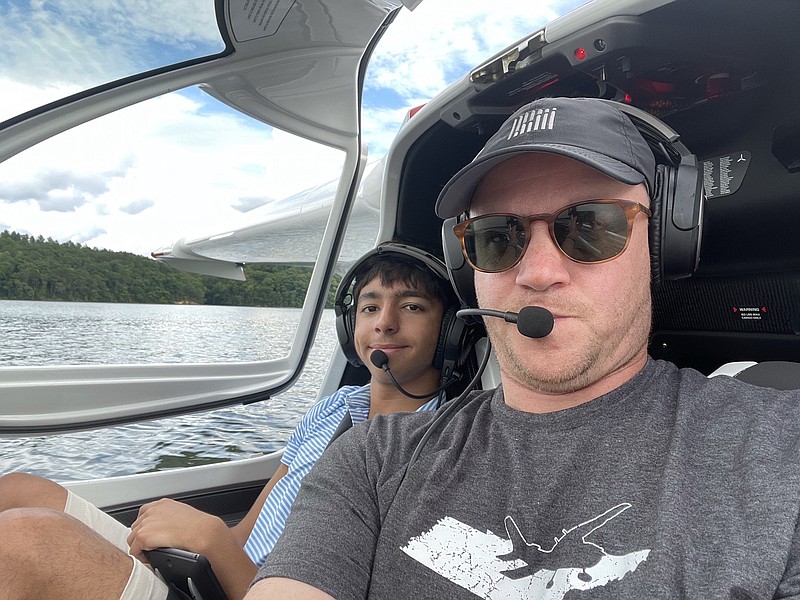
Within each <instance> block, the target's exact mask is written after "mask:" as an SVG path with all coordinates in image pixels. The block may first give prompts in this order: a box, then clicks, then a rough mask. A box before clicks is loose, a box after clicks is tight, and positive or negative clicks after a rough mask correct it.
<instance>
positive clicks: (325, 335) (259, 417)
mask: <svg viewBox="0 0 800 600" xmlns="http://www.w3.org/2000/svg"><path fill="white" fill-rule="evenodd" d="M299 318H300V309H291V308H251V307H231V306H173V305H147V304H106V303H85V302H25V301H0V366H23V365H48V364H67V363H69V364H109V363H120V364H121V363H159V362H168V363H175V362H209V361H210V362H218V361H237V360H243V361H251V360H265V359H269V358H276V357H278V356H281V355H283V354H285V352H286V350H287V349H288V347H289V345H290V344H291V341H292V339H293V337H294V332H295V330H296V327H297V322H298V321H299ZM335 347H336V334H335V330H334V315H333V311H332V310H326V311H324V314H323V317H322V320H321V322H320V326H319V333H318V335H317V339H316V342H315V344H314V347H313V349H312V352H311V354H310V356H309V359H308V361H307V364H306V368H305V370H304V373H303V375H302V376H301V377H300V379H299V380H298V381H297V383H296V384H295V385H294V386H293V387H292V388H291V389H290V390H289V391H287V392H285V393H283V394H280V395H277V396H275V397H273V398H270V399H269V400H266V401H264V402H259V403H257V404H252V405H248V406H233V407H230V408H225V409H219V410H215V411H211V412H206V413H199V414H192V415H186V416H182V417H173V418H169V419H162V420H158V421H150V422H146V423H138V424H131V425H123V426H118V427H109V428H105V429H99V430H93V431H85V432H79V433H70V434H61V435H55V436H35V437H27V438H13V439H4V438H0V473H6V472H9V471H26V472H31V473H37V474H39V475H43V476H46V477H49V478H52V479H56V480H59V481H67V480H77V479H87V478H96V477H106V476H115V475H127V474H132V473H142V472H146V471H153V470H161V469H168V468H176V467H181V466H191V465H198V464H206V463H209V462H217V461H222V460H234V459H237V458H250V457H253V456H258V455H261V454H264V453H268V452H273V451H275V450H278V449H279V448H281V447H282V446H283V445H284V443H285V442H286V440H287V439H288V437H289V435H290V434H291V432H292V430H293V429H294V426H295V425H296V424H297V422H298V421H299V420H300V417H301V416H302V415H303V414H304V413H305V411H306V409H307V408H308V407H309V406H310V405H311V404H312V403H313V401H314V399H315V398H316V395H317V391H318V386H319V383H320V381H321V379H322V377H323V375H324V372H325V369H326V368H327V364H328V361H329V360H330V357H331V354H332V353H333V352H334V349H335ZM0 377H2V371H0Z"/></svg>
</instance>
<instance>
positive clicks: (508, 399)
mask: <svg viewBox="0 0 800 600" xmlns="http://www.w3.org/2000/svg"><path fill="white" fill-rule="evenodd" d="M646 363H647V351H646V350H644V351H642V352H641V353H640V354H637V355H636V356H635V357H634V358H633V359H632V360H630V361H628V362H627V363H625V364H624V365H622V366H621V367H619V368H618V369H616V370H614V371H612V372H611V373H609V374H608V375H606V376H605V377H603V378H602V379H599V380H597V381H595V382H594V383H592V384H590V385H588V386H586V387H584V388H581V389H579V390H575V391H572V392H567V393H551V392H543V391H541V390H536V389H531V388H530V387H528V386H526V385H524V384H522V383H520V382H519V381H516V380H515V379H512V378H511V377H507V376H505V375H504V374H503V373H502V372H501V380H502V383H503V396H504V398H505V403H506V405H508V406H509V407H511V408H513V409H516V410H519V411H523V412H530V413H540V414H541V413H550V412H557V411H559V410H566V409H568V408H574V407H576V406H580V405H581V404H586V403H587V402H590V401H592V400H594V399H595V398H599V397H600V396H603V395H604V394H607V393H609V392H611V391H613V390H615V389H617V388H618V387H620V386H621V385H623V384H624V383H627V382H628V381H630V380H631V379H633V377H634V376H635V375H636V374H637V373H638V372H639V371H641V370H642V369H643V368H644V366H645V364H646Z"/></svg>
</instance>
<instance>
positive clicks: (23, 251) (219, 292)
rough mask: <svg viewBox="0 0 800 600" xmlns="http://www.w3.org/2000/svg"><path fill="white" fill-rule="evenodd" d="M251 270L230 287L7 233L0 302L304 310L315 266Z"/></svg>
mask: <svg viewBox="0 0 800 600" xmlns="http://www.w3.org/2000/svg"><path fill="white" fill-rule="evenodd" d="M244 271H245V276H246V278H247V281H231V280H228V279H220V278H217V277H209V276H206V275H195V274H193V273H184V272H181V271H178V270H176V269H173V268H172V267H170V266H168V265H165V264H163V263H161V262H159V261H155V260H152V259H149V258H146V257H144V256H139V255H137V254H132V253H129V252H114V251H111V250H98V249H95V248H89V247H88V246H82V245H80V244H75V243H73V242H65V243H60V242H56V241H54V240H52V239H49V238H48V239H45V238H44V237H42V236H39V237H33V236H29V235H25V234H20V233H16V232H13V231H3V232H0V300H59V301H72V302H132V303H137V304H217V305H226V306H271V307H278V306H281V307H300V306H302V305H303V299H304V297H305V293H306V289H307V287H308V282H309V280H310V278H311V268H309V267H289V266H282V265H245V267H244ZM330 297H332V294H331V295H330V296H329V302H328V304H329V305H330V306H332V303H331V301H330Z"/></svg>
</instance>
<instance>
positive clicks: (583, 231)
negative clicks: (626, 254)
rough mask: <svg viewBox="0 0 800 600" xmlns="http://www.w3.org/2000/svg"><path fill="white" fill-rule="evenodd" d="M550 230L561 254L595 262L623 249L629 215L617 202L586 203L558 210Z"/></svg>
mask: <svg viewBox="0 0 800 600" xmlns="http://www.w3.org/2000/svg"><path fill="white" fill-rule="evenodd" d="M553 231H554V232H555V236H556V242H557V243H558V245H559V246H560V247H561V249H562V250H563V251H564V254H566V255H567V256H569V257H570V258H572V259H574V260H577V261H579V262H598V261H601V260H608V259H610V258H614V257H615V256H618V255H619V254H620V253H621V252H622V251H623V250H624V249H625V245H626V243H627V241H628V218H627V217H626V216H625V211H624V210H623V208H622V207H621V206H619V205H617V204H596V203H591V202H587V203H586V204H579V205H578V206H572V207H570V208H568V209H567V210H565V211H563V212H561V213H560V214H559V215H558V216H557V217H556V220H555V223H554V224H553Z"/></svg>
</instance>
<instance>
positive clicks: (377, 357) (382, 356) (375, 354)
mask: <svg viewBox="0 0 800 600" xmlns="http://www.w3.org/2000/svg"><path fill="white" fill-rule="evenodd" d="M550 318H551V319H552V318H553V317H552V315H551V316H550ZM550 327H551V328H552V325H551V326H550ZM545 335H547V334H545ZM369 362H371V363H372V364H373V365H375V366H376V367H378V368H379V369H382V368H383V367H385V366H386V365H388V364H389V357H388V356H386V352H384V351H383V350H373V351H372V354H370V355H369Z"/></svg>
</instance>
